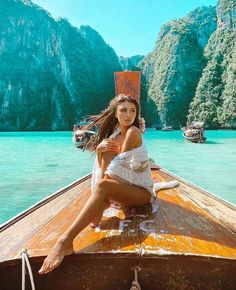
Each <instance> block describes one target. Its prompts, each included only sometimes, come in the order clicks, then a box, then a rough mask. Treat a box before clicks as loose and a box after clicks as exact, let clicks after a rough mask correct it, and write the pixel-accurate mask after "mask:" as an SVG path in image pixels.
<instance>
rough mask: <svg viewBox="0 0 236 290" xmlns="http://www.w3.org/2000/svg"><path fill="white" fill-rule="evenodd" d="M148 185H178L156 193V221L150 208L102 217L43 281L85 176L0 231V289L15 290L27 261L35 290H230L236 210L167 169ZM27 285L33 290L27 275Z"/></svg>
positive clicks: (85, 187) (235, 261)
mask: <svg viewBox="0 0 236 290" xmlns="http://www.w3.org/2000/svg"><path fill="white" fill-rule="evenodd" d="M152 177H153V179H155V180H159V181H170V180H173V179H175V180H178V181H179V183H180V185H179V187H177V188H173V189H165V190H161V191H159V193H158V201H159V209H158V211H157V212H156V213H152V211H151V207H150V206H149V205H148V206H144V207H138V208H126V207H122V208H117V207H110V208H109V209H107V210H106V211H105V212H104V215H103V218H102V222H101V224H100V225H99V226H97V228H95V229H92V228H91V227H90V226H88V227H86V228H85V229H84V230H83V231H82V232H81V233H80V234H79V235H78V236H77V237H76V238H75V240H74V244H73V245H74V250H75V251H74V253H73V254H72V255H69V256H66V257H65V259H64V261H63V262H62V264H61V265H60V266H59V267H58V268H57V269H55V270H54V271H53V272H51V273H49V274H47V275H39V274H38V270H39V268H40V267H41V265H42V262H43V260H44V258H45V257H46V256H47V255H48V253H49V251H50V249H51V248H52V246H53V245H54V243H55V242H56V240H57V239H58V237H59V236H60V235H61V234H62V233H63V232H64V231H65V229H66V228H67V227H68V226H69V225H70V224H71V223H72V221H73V220H74V219H75V217H76V215H77V213H78V212H79V210H80V209H81V207H82V206H83V205H84V203H85V202H86V200H87V199H88V197H89V195H90V183H91V174H88V175H86V176H84V177H82V178H80V179H78V180H77V181H75V182H74V183H72V184H70V185H68V186H67V187H65V188H63V189H61V190H59V191H58V192H56V193H54V194H52V195H50V196H49V197H47V198H45V199H44V200H42V201H40V202H39V203H37V204H35V205H34V206H32V207H30V208H29V209H27V210H25V211H24V212H22V213H21V214H19V215H17V216H16V217H14V218H12V219H11V220H10V221H7V222H6V223H5V224H3V225H1V227H0V249H1V250H0V281H1V282H0V283H1V284H0V289H1V290H16V289H17V290H18V289H19V288H20V285H21V283H22V260H23V257H24V256H25V255H26V254H25V253H27V257H28V259H29V263H30V265H31V269H32V275H33V277H34V284H35V287H36V289H37V290H40V289H41V290H46V289H47V290H55V289H61V290H73V289H90V290H93V289H94V290H95V289H96V290H108V289H109V290H110V289H120V290H123V289H131V285H132V283H133V285H135V284H136V285H137V283H139V286H140V288H132V289H143V290H144V289H145V290H153V289H160V290H161V289H214V290H217V289H227V290H230V289H232V290H233V289H236V276H235V273H236V218H235V217H236V207H235V206H234V205H233V204H230V203H228V202H226V201H224V200H222V199H220V198H219V197H217V196H215V195H213V194H212V193H210V192H208V191H206V190H204V189H202V188H200V187H198V186H196V185H194V184H192V183H190V182H188V181H186V180H184V179H182V178H180V177H178V176H176V175H174V174H172V173H170V172H169V171H167V170H165V169H162V168H161V169H159V170H156V169H153V170H152ZM22 249H24V250H23V252H22ZM23 273H24V272H23ZM25 283H26V289H31V288H30V277H29V275H28V274H27V275H26V277H25Z"/></svg>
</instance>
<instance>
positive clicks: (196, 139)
mask: <svg viewBox="0 0 236 290" xmlns="http://www.w3.org/2000/svg"><path fill="white" fill-rule="evenodd" d="M181 130H182V135H183V137H184V138H185V139H186V140H188V141H190V142H193V143H204V142H205V141H206V139H207V138H206V137H205V136H204V123H203V122H193V123H192V124H191V125H190V126H189V128H181Z"/></svg>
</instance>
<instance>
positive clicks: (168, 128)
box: [161, 126, 173, 131]
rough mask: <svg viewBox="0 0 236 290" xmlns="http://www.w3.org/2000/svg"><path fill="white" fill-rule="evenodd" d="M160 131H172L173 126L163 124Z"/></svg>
mask: <svg viewBox="0 0 236 290" xmlns="http://www.w3.org/2000/svg"><path fill="white" fill-rule="evenodd" d="M161 131H173V128H172V127H171V126H164V127H163V128H162V129H161Z"/></svg>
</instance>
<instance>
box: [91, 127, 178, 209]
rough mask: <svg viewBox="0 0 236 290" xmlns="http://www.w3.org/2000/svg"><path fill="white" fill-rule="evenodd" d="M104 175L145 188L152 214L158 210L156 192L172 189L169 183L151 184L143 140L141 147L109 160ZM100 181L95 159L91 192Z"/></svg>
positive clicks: (99, 170)
mask: <svg viewBox="0 0 236 290" xmlns="http://www.w3.org/2000/svg"><path fill="white" fill-rule="evenodd" d="M118 133H119V132H118ZM116 135H117V133H114V134H113V135H112V136H111V137H110V138H111V139H114V137H115V136H116ZM105 173H106V174H107V175H109V176H110V177H112V178H114V179H118V180H120V181H121V182H125V183H128V184H132V185H136V186H139V187H143V188H146V189H147V190H148V191H149V192H150V194H151V196H150V202H151V204H152V212H156V211H157V209H158V203H157V196H156V191H157V190H158V189H163V188H171V187H173V184H171V182H160V183H154V182H153V180H152V177H151V168H150V162H149V156H148V152H147V149H146V147H145V145H144V142H143V140H142V145H141V146H139V147H137V148H134V149H132V150H130V151H126V152H123V153H120V154H118V155H116V156H115V157H114V158H113V159H112V160H111V162H110V164H109V166H108V168H107V170H106V172H105ZM100 179H101V168H100V167H99V164H98V159H97V157H96V159H95V162H94V166H93V171H92V181H91V191H92V192H93V191H94V190H95V186H96V184H97V182H98V181H99V180H100ZM175 185H176V184H175ZM175 185H174V186H175Z"/></svg>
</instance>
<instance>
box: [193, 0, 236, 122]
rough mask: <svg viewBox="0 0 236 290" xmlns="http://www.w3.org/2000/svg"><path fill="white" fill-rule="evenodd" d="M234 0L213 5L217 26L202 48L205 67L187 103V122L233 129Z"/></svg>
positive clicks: (235, 82) (235, 72) (235, 90)
mask: <svg viewBox="0 0 236 290" xmlns="http://www.w3.org/2000/svg"><path fill="white" fill-rule="evenodd" d="M235 35H236V1H235V0H227V1H224V0H221V1H219V2H218V5H217V29H216V31H215V32H214V33H213V34H212V35H211V37H210V39H209V41H208V44H207V46H206V47H205V50H204V57H205V59H206V63H207V64H206V66H205V68H204V70H203V73H202V76H201V78H200V80H199V83H198V86H197V89H196V94H195V96H194V98H193V101H192V103H191V105H190V110H189V114H188V121H189V122H191V121H193V120H201V121H204V122H205V124H206V127H209V128H219V127H221V128H236V41H235V40H236V37H235Z"/></svg>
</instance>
